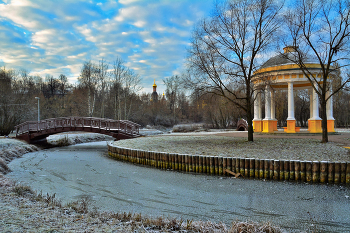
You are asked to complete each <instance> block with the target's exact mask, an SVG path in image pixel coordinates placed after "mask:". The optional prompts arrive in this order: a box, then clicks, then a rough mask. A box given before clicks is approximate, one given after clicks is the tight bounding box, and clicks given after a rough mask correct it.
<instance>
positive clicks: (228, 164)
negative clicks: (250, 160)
mask: <svg viewBox="0 0 350 233" xmlns="http://www.w3.org/2000/svg"><path fill="white" fill-rule="evenodd" d="M226 165H227V170H229V171H232V157H228V158H227V164H226Z"/></svg>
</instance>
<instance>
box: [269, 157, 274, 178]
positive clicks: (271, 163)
mask: <svg viewBox="0 0 350 233" xmlns="http://www.w3.org/2000/svg"><path fill="white" fill-rule="evenodd" d="M274 162H275V161H274V160H272V159H270V167H269V177H270V180H272V179H273V177H274V176H275V168H274V166H275V165H274Z"/></svg>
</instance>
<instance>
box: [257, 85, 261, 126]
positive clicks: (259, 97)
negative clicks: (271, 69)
mask: <svg viewBox="0 0 350 233" xmlns="http://www.w3.org/2000/svg"><path fill="white" fill-rule="evenodd" d="M257 99H258V110H259V111H258V119H259V120H261V119H262V111H261V93H260V92H258V97H257Z"/></svg>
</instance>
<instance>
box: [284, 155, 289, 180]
mask: <svg viewBox="0 0 350 233" xmlns="http://www.w3.org/2000/svg"><path fill="white" fill-rule="evenodd" d="M289 167H290V162H289V160H286V161H284V180H289V174H290V173H289Z"/></svg>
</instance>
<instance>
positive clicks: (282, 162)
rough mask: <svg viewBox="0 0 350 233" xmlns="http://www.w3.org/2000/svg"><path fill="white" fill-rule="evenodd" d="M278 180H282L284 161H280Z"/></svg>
mask: <svg viewBox="0 0 350 233" xmlns="http://www.w3.org/2000/svg"><path fill="white" fill-rule="evenodd" d="M280 180H284V160H280Z"/></svg>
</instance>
